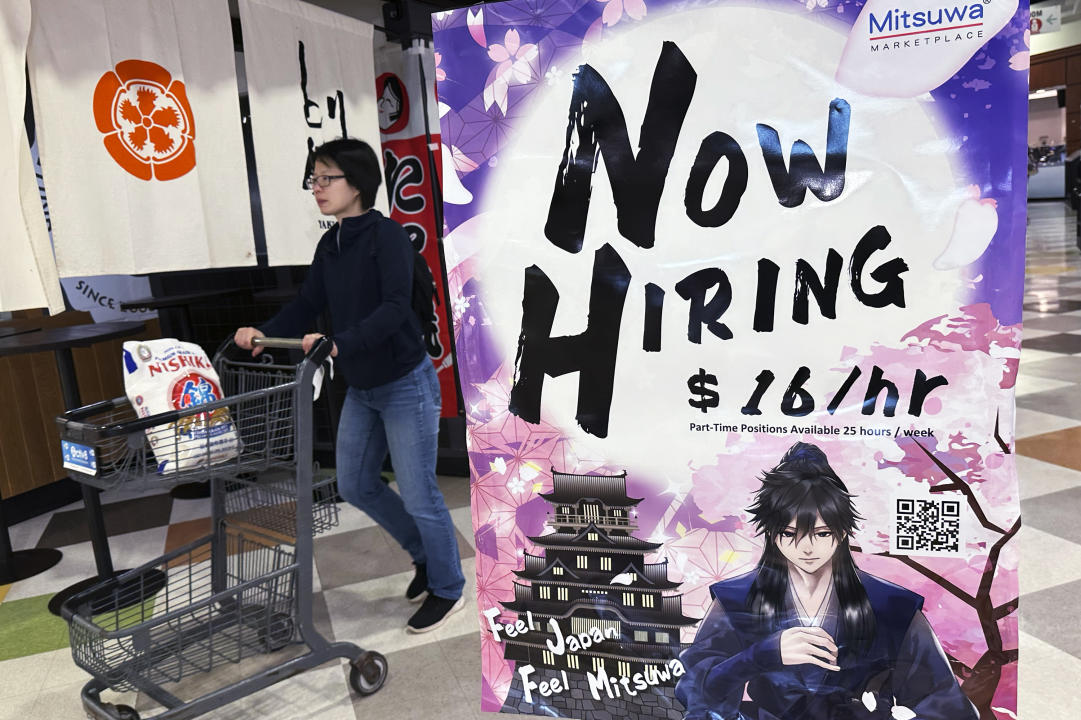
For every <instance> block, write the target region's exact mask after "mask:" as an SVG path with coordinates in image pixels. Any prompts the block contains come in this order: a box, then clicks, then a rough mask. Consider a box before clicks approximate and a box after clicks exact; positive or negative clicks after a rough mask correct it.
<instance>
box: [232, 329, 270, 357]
mask: <svg viewBox="0 0 1081 720" xmlns="http://www.w3.org/2000/svg"><path fill="white" fill-rule="evenodd" d="M261 337H266V336H265V335H263V332H262V331H261V330H258V329H256V328H253V327H242V328H237V331H236V333H235V334H234V335H233V342H234V343H236V346H237V347H239V348H243V349H244V350H251V356H252V357H255V356H256V355H258V354H259V353H261V352H263V348H262V347H261V346H258V345H252V340H253V339H254V338H261Z"/></svg>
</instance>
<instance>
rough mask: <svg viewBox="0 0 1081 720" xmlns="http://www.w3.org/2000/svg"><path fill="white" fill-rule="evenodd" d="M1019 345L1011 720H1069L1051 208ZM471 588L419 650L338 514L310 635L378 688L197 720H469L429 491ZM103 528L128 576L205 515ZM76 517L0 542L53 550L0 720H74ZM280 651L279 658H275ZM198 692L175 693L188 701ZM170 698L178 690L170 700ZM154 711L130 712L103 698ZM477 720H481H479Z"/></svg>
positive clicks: (285, 686) (1070, 373) (400, 573)
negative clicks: (62, 601) (330, 644)
mask: <svg viewBox="0 0 1081 720" xmlns="http://www.w3.org/2000/svg"><path fill="white" fill-rule="evenodd" d="M1030 216H1031V220H1030V225H1029V233H1028V235H1029V238H1028V268H1027V283H1026V296H1025V312H1024V320H1025V340H1024V348H1023V350H1022V353H1021V372H1020V377H1019V380H1018V388H1017V406H1018V411H1017V438H1018V441H1017V452H1018V455H1019V457H1018V458H1017V462H1018V469H1019V474H1020V479H1021V497H1022V509H1023V513H1024V519H1025V527H1024V529H1023V530H1022V532H1021V534H1020V536H1019V541H1020V550H1021V556H1022V558H1021V559H1022V563H1023V564H1022V575H1021V591H1022V597H1021V655H1022V661H1021V665H1020V669H1021V705H1020V712H1019V717H1021V718H1022V719H1023V720H1037V719H1039V720H1060V719H1061V720H1066V719H1070V720H1072V719H1073V718H1078V717H1081V694H1079V693H1077V692H1076V687H1077V682H1078V680H1079V679H1081V624H1079V623H1078V622H1077V618H1078V616H1079V615H1081V599H1079V598H1081V523H1079V522H1078V521H1077V517H1078V515H1079V512H1081V256H1079V253H1078V250H1077V246H1076V244H1075V239H1074V218H1073V215H1072V214H1071V213H1069V212H1068V211H1067V210H1065V209H1064V208H1063V207H1062V206H1061V205H1060V204H1057V203H1045V204H1034V205H1032V206H1031V207H1030ZM441 485H442V487H443V490H444V494H445V495H446V497H447V501H448V505H449V506H450V508H451V514H452V516H453V517H454V522H455V525H456V527H457V529H458V533H459V534H458V544H459V547H460V549H461V551H462V558H463V565H464V570H465V573H466V578H467V580H468V582H469V584H468V585H467V587H466V592H465V596H466V599H467V601H468V603H467V605H466V608H465V609H464V610H463V611H462V612H460V613H458V614H457V615H455V616H454V617H453V619H452V620H451V621H450V622H449V623H448V624H447V625H446V626H445V627H443V628H441V629H439V630H438V631H436V632H433V633H431V634H428V635H407V634H406V633H405V632H404V630H403V624H404V622H405V620H406V619H407V618H408V616H409V614H410V613H411V612H412V611H413V609H414V608H415V606H413V605H410V604H408V603H407V602H406V601H405V600H404V598H402V597H401V595H402V591H403V589H404V587H405V585H406V584H407V582H408V580H409V577H410V567H409V563H408V558H407V557H406V555H405V553H404V552H403V551H401V550H400V549H399V548H398V547H397V546H396V545H395V544H394V542H393V541H392V540H390V538H389V537H388V536H387V535H386V534H385V533H384V532H383V531H382V530H381V529H379V528H378V527H376V526H375V524H374V523H373V522H372V521H371V520H370V519H369V518H368V517H367V516H365V515H363V514H362V513H360V512H359V511H356V510H353V509H352V508H349V507H348V506H343V507H342V515H341V524H340V526H338V527H337V528H335V529H334V530H332V531H331V532H329V533H327V534H325V535H321V536H319V537H318V538H317V539H316V541H315V589H316V591H317V592H316V593H315V598H314V600H315V602H314V615H315V623H316V626H317V627H318V628H319V629H320V630H321V631H322V632H323V633H324V634H325V635H327V636H328V637H330V638H332V639H334V638H337V639H342V640H351V641H354V642H358V643H359V644H361V645H362V646H365V647H370V648H373V649H376V650H379V651H380V652H383V653H384V654H385V655H386V656H387V658H388V660H389V663H390V668H391V672H390V675H389V679H388V680H387V684H386V686H385V687H384V688H383V689H382V690H380V691H379V692H378V693H376V694H375V695H373V696H371V697H368V698H359V697H354V696H352V695H351V694H350V691H349V689H348V685H347V682H346V677H347V667H346V666H343V665H340V664H338V663H328V664H327V665H325V666H323V667H321V668H319V669H317V670H315V671H310V672H307V673H303V674H301V675H299V676H297V677H295V678H292V679H290V680H288V681H285V682H282V683H279V684H278V685H276V686H274V687H273V688H271V689H268V690H265V691H263V692H261V693H257V694H256V695H254V696H252V697H250V698H247V699H245V700H243V701H241V702H239V703H237V704H234V705H231V706H229V707H228V708H226V709H223V710H220V711H218V712H216V713H214V714H212V715H208V716H207V717H212V718H216V719H220V720H224V719H225V718H240V717H250V718H260V719H261V720H276V719H279V718H280V719H282V720H285V719H289V720H294V719H296V718H319V719H320V720H354V719H360V718H365V717H367V718H404V719H408V718H418V719H423V720H431V718H440V720H456V719H458V718H471V719H477V718H480V716H481V713H480V711H479V703H480V701H479V697H480V683H481V678H480V647H479V645H480V640H479V634H478V627H477V622H476V617H477V613H476V604H475V592H474V587H473V578H474V560H473V556H474V548H473V546H472V542H473V533H472V529H471V526H470V512H469V492H468V484H467V482H466V481H465V480H464V479H459V478H442V479H441ZM105 501H106V503H108V504H107V515H106V517H107V522H108V524H109V528H110V532H111V533H113V535H114V537H113V538H112V541H111V546H112V549H113V555H114V561H115V564H116V566H117V567H132V566H134V565H137V564H139V563H141V562H144V561H146V560H149V559H152V558H154V557H157V556H159V555H161V554H162V553H163V552H164V549H165V548H167V547H168V548H173V547H178V546H180V545H182V544H183V543H184V542H187V541H188V540H190V539H192V538H195V537H198V536H200V535H201V534H202V533H203V532H205V531H206V529H207V522H206V517H207V516H208V515H209V513H210V508H209V501H206V500H172V499H170V498H169V496H168V495H162V494H159V495H154V496H150V497H143V496H139V495H137V494H134V495H133V494H131V493H128V494H122V493H110V494H108V495H107V496H106V498H105ZM80 508H81V505H78V504H77V505H73V506H70V507H68V508H62V509H61V510H59V511H57V512H55V513H52V514H50V515H48V516H44V517H39V518H34V519H32V520H29V521H27V522H24V523H21V524H19V525H17V526H15V527H13V528H12V539H13V541H14V544H15V547H16V548H25V547H35V546H41V547H60V548H61V549H62V550H63V552H64V560H63V561H62V562H61V563H60V564H59V565H58V566H56V567H55V568H53V569H52V570H51V571H50V572H48V573H46V574H44V575H42V576H39V577H36V578H32V579H29V580H26V581H23V582H20V583H16V584H15V585H13V586H0V720H8V719H11V720H14V719H15V718H20V719H21V718H50V720H51V719H54V718H81V717H83V714H82V710H81V707H80V703H79V691H80V689H81V688H82V685H83V684H84V683H85V681H86V675H85V674H84V673H83V672H82V671H80V670H79V669H77V668H76V667H75V666H74V664H73V663H72V660H71V653H70V650H69V649H68V647H67V642H68V640H67V628H66V625H65V624H64V623H63V622H62V621H60V620H56V619H52V618H51V616H48V615H47V613H46V611H45V605H46V603H47V601H48V599H49V597H51V594H52V593H53V592H55V591H56V590H57V589H59V588H62V587H65V586H66V585H68V584H70V583H72V582H74V581H76V580H79V579H82V578H84V577H86V576H88V575H90V574H92V572H93V567H94V565H93V558H92V554H91V550H90V543H89V542H88V540H87V534H86V530H85V523H83V522H82V517H81V509H80ZM286 652H288V651H286ZM261 662H264V660H262V659H254V660H250V661H246V662H245V663H242V664H240V665H227V666H225V667H224V668H223V669H221V670H219V671H216V672H215V673H214V675H213V677H212V678H211V680H212V681H213V682H214V683H218V684H221V683H223V682H228V681H229V679H230V678H238V677H243V676H244V675H245V674H250V673H251V672H252V668H253V665H255V664H258V663H261ZM198 689H199V688H198V687H195V686H190V685H189V686H185V687H184V688H183V690H185V691H186V692H188V693H195V692H197V691H198ZM178 693H179V691H178ZM109 699H111V700H112V701H114V702H120V701H123V702H127V703H128V704H135V705H137V706H138V707H139V709H140V710H143V711H144V715H147V716H149V715H151V714H153V713H154V712H156V709H155V708H154V706H153V705H152V704H151V703H149V702H148V701H147V700H146V699H144V698H138V697H135V696H133V695H126V696H117V695H110V696H109ZM489 717H491V716H489Z"/></svg>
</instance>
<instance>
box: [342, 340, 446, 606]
mask: <svg viewBox="0 0 1081 720" xmlns="http://www.w3.org/2000/svg"><path fill="white" fill-rule="evenodd" d="M439 408H440V397H439V381H438V379H437V378H436V375H435V368H434V367H432V362H431V360H429V359H428V358H427V357H425V358H424V360H422V361H421V363H420V365H418V366H417V367H416V368H414V369H413V370H412V371H411V372H410V373H409V374H408V375H406V376H404V377H401V378H399V379H397V380H393V381H391V382H389V383H386V384H385V385H380V386H378V387H375V388H371V389H370V390H360V389H358V388H354V387H350V388H349V391H348V393H347V394H346V396H345V404H344V406H343V407H342V414H341V420H340V421H339V423H338V445H337V448H336V456H337V463H338V468H337V473H338V491H339V492H340V493H341V496H342V497H343V498H345V499H346V500H347V501H348V502H349V503H351V504H352V505H355V506H356V507H358V508H360V509H361V510H363V511H364V512H366V513H368V515H370V516H371V517H372V519H374V520H375V521H376V522H377V523H379V525H380V526H382V528H383V529H384V530H386V531H387V532H388V533H390V535H391V536H392V537H393V538H394V539H395V540H397V541H398V544H400V545H401V546H402V547H403V548H405V550H406V552H408V553H409V555H410V556H411V557H412V558H413V562H415V563H425V564H426V565H427V570H428V590H429V592H431V594H433V595H437V596H439V597H441V598H447V599H450V600H456V599H458V598H459V597H461V595H462V588H463V587H464V586H465V577H463V575H462V564H461V559H460V558H459V557H458V540H457V538H456V537H455V533H454V524H453V523H452V522H451V519H450V512H449V511H448V510H447V504H446V502H445V501H444V500H443V494H442V493H441V492H440V491H439V486H438V485H436V482H435V456H436V447H437V444H438V433H439ZM388 449H389V450H390V461H391V464H392V465H393V466H394V475H395V478H396V479H397V481H398V490H399V491H400V492H401V494H400V495H399V494H398V493H396V492H394V491H393V490H391V489H390V488H389V487H387V485H386V483H384V482H383V480H382V478H380V476H379V472H380V470H382V466H383V458H384V457H386V454H387V450H388Z"/></svg>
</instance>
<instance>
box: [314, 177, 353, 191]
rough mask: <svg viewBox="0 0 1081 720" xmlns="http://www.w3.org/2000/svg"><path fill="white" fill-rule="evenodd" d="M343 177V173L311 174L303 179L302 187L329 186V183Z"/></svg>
mask: <svg viewBox="0 0 1081 720" xmlns="http://www.w3.org/2000/svg"><path fill="white" fill-rule="evenodd" d="M343 177H345V175H312V176H311V177H309V178H308V179H306V180H305V181H304V189H305V190H311V189H312V188H313V187H314V186H316V185H318V186H319V187H321V188H325V187H330V183H332V182H333V181H335V180H338V179H339V178H343Z"/></svg>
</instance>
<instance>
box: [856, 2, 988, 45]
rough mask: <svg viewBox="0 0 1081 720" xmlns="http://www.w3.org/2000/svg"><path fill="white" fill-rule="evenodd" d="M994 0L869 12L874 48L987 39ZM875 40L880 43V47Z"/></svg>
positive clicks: (868, 20) (869, 30)
mask: <svg viewBox="0 0 1081 720" xmlns="http://www.w3.org/2000/svg"><path fill="white" fill-rule="evenodd" d="M989 4H990V0H982V1H981V2H974V3H967V4H958V5H950V6H947V7H938V8H919V9H917V8H910V7H905V8H893V9H891V10H887V11H886V12H884V13H882V12H879V13H876V12H871V13H868V14H867V22H868V25H869V27H868V32H869V34H870V41H871V43H872V45H871V49H872V50H875V51H877V50H879V49H882V50H889V49H894V48H899V47H920V46H931V45H938V44H945V43H950V42H958V41H962V40H975V39H982V38H983V19H984V6H985V5H989ZM874 43H878V45H877V46H876V45H875V44H874Z"/></svg>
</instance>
